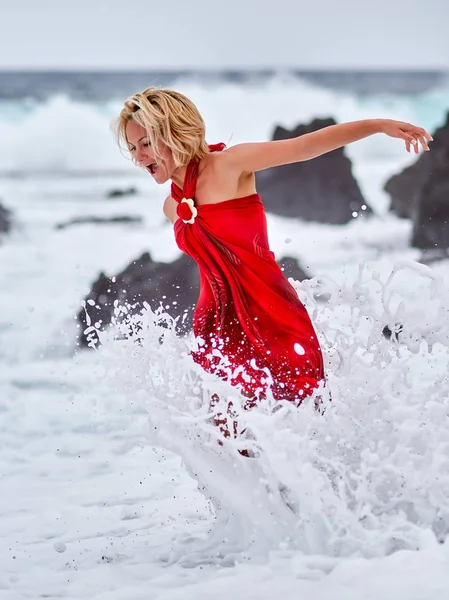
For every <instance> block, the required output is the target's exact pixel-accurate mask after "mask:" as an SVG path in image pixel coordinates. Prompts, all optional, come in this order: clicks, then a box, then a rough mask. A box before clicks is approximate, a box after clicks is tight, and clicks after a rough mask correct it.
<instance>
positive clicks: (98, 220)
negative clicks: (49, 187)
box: [55, 215, 142, 229]
mask: <svg viewBox="0 0 449 600" xmlns="http://www.w3.org/2000/svg"><path fill="white" fill-rule="evenodd" d="M85 223H94V224H99V225H105V224H106V225H107V224H110V223H113V224H115V223H125V224H128V223H142V217H129V216H126V215H124V216H116V217H75V218H74V219H70V221H64V222H63V223H56V225H55V229H65V228H66V227H70V226H71V225H84V224H85Z"/></svg>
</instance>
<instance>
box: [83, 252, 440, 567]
mask: <svg viewBox="0 0 449 600" xmlns="http://www.w3.org/2000/svg"><path fill="white" fill-rule="evenodd" d="M292 283H294V285H295V287H296V289H297V292H298V295H299V296H300V298H301V300H302V301H303V302H304V303H305V305H306V306H307V308H308V311H309V313H310V314H311V317H312V319H313V322H314V323H315V325H316V329H317V332H318V334H319V337H320V339H321V343H322V346H323V349H324V352H325V359H326V365H327V377H328V381H327V386H326V387H325V388H324V389H323V388H322V389H320V390H318V391H317V392H316V394H315V395H314V397H311V398H310V399H308V400H307V401H305V402H303V403H302V404H301V406H300V407H299V408H298V407H295V406H293V405H292V404H290V403H288V402H279V401H278V402H275V401H274V400H273V399H271V398H268V399H267V401H266V402H263V403H261V404H260V405H259V406H257V407H256V408H254V409H252V410H250V411H245V410H244V409H243V407H242V398H241V397H240V396H239V394H238V392H237V390H236V389H234V388H233V387H232V386H230V385H229V384H228V383H227V382H225V381H221V380H217V379H216V378H215V377H213V376H212V375H209V374H207V373H204V372H203V371H202V370H201V369H200V368H199V367H197V365H195V364H194V362H193V361H192V359H191V357H190V355H189V350H190V348H191V347H192V343H193V341H192V340H191V339H181V338H179V337H177V336H176V333H175V330H174V323H173V320H172V319H171V318H170V317H169V316H168V315H167V314H164V313H163V312H162V310H160V311H156V312H152V311H151V309H150V307H149V306H148V305H144V306H143V307H142V311H141V314H140V315H138V316H136V315H134V316H130V317H129V318H127V314H126V313H127V310H128V309H127V307H118V306H117V307H116V320H115V326H114V327H113V328H111V329H110V330H109V331H108V332H100V333H99V335H100V337H101V340H102V347H101V352H102V353H103V356H104V360H105V362H107V363H108V365H109V378H110V381H111V385H113V386H114V387H117V386H119V387H120V388H121V389H122V390H123V392H124V395H125V396H126V398H127V399H128V401H130V402H139V403H140V404H142V405H144V406H145V407H146V408H147V410H148V415H149V431H150V443H152V444H154V445H160V446H163V447H164V448H166V449H168V450H170V451H172V452H175V453H176V454H178V455H180V456H181V457H182V459H183V461H184V465H185V468H186V469H187V470H188V472H189V473H190V474H191V476H192V477H193V478H195V479H196V480H197V482H198V486H199V489H200V490H201V491H202V493H203V494H204V495H205V496H206V497H207V498H208V499H209V500H210V504H211V509H212V511H213V514H214V516H215V519H214V525H213V527H212V529H211V531H210V534H209V536H208V538H207V539H201V540H189V541H186V540H184V541H183V542H181V541H180V542H179V543H178V545H177V546H176V547H175V548H173V549H171V551H170V552H169V553H168V555H167V557H166V558H167V559H168V560H170V561H181V562H183V563H184V564H188V565H197V564H200V563H201V562H204V561H211V560H212V561H217V560H221V561H222V562H224V563H226V562H232V561H233V560H235V559H236V558H237V557H240V558H241V557H242V556H245V555H251V556H252V555H257V554H266V553H267V552H269V551H270V550H271V549H273V548H295V549H297V550H300V551H303V552H305V553H314V554H317V553H319V554H327V555H329V556H348V555H354V554H358V555H363V556H367V557H373V556H382V555H385V554H388V553H391V552H393V551H395V550H398V549H402V548H410V549H416V548H420V547H422V545H424V544H427V543H428V542H429V539H431V540H432V541H433V542H435V543H436V542H437V541H442V540H443V539H444V538H445V536H446V535H447V533H448V531H449V433H448V426H447V421H448V416H449V383H448V376H447V373H448V367H449V352H448V342H449V319H448V314H449V313H448V309H449V306H448V305H447V301H446V299H445V295H444V293H443V292H444V285H445V284H444V282H443V281H442V279H440V278H439V277H437V276H436V275H435V274H434V272H433V271H432V270H431V269H429V268H428V267H424V266H422V265H418V264H417V263H413V262H402V263H399V264H397V265H396V266H395V267H394V268H393V270H392V271H391V273H390V274H389V276H387V277H384V278H382V277H381V276H380V275H379V274H378V273H375V272H371V271H370V270H369V269H368V268H366V267H360V270H359V273H358V275H357V277H356V278H355V280H354V281H351V282H346V283H343V284H342V283H337V282H335V281H332V280H330V279H321V280H318V279H313V280H310V281H304V282H302V283H301V284H299V283H297V282H292ZM323 298H324V299H325V300H323ZM397 323H401V325H402V331H401V333H400V334H399V336H398V340H396V339H395V338H393V339H391V340H387V339H385V337H384V336H383V335H382V329H383V327H384V326H385V325H389V326H390V328H391V329H393V328H394V327H395V326H396V324H397ZM91 327H92V325H91ZM329 391H330V394H331V397H330V394H329ZM213 395H215V396H218V397H219V398H220V401H219V402H218V403H217V405H216V406H214V411H215V413H216V414H227V409H228V406H229V403H230V402H231V403H232V406H233V411H234V412H233V414H232V415H229V416H228V418H229V427H230V428H232V425H233V422H234V421H235V420H236V421H237V422H238V431H239V433H238V435H237V437H236V438H235V439H234V438H230V439H226V440H225V439H223V437H222V436H221V434H220V431H219V429H218V428H217V427H216V425H215V424H214V419H213V415H211V408H210V399H211V397H212V396H213ZM318 396H319V398H320V404H319V410H317V408H316V400H317V397H318ZM242 449H245V450H247V451H248V453H249V454H250V457H246V456H242V454H241V453H240V452H239V450H242Z"/></svg>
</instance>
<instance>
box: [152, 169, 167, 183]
mask: <svg viewBox="0 0 449 600" xmlns="http://www.w3.org/2000/svg"><path fill="white" fill-rule="evenodd" d="M152 177H153V179H154V181H155V182H156V183H157V184H158V185H162V184H163V183H167V181H168V180H169V178H168V177H167V174H166V173H165V172H163V173H159V171H156V173H155V174H154V175H152Z"/></svg>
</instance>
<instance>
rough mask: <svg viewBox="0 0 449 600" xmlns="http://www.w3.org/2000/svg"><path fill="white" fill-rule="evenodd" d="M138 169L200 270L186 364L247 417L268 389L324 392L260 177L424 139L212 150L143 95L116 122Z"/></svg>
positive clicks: (167, 108) (301, 141)
mask: <svg viewBox="0 0 449 600" xmlns="http://www.w3.org/2000/svg"><path fill="white" fill-rule="evenodd" d="M115 131H116V135H117V139H118V141H119V143H120V142H124V143H125V146H126V149H127V150H128V151H129V152H130V153H131V155H132V157H133V160H134V161H135V162H136V164H137V165H138V166H140V167H142V168H144V169H146V170H147V171H148V173H149V174H150V175H151V176H152V177H153V179H154V180H155V181H156V182H157V183H159V184H163V183H165V182H167V181H169V180H171V182H172V185H171V194H170V196H169V197H168V198H167V199H166V200H165V203H164V207H163V210H164V213H165V215H166V216H167V218H168V219H169V220H170V221H171V222H172V223H173V225H174V234H175V238H176V242H177V244H178V246H179V248H180V249H181V250H182V251H183V252H185V253H186V254H188V255H190V256H191V257H192V258H193V259H194V260H195V261H196V262H197V264H198V267H199V270H200V281H201V286H200V295H199V300H198V304H197V307H196V310H195V314H194V323H193V330H194V334H195V337H196V340H197V341H198V348H197V349H196V350H195V351H194V352H193V353H192V355H193V358H194V360H195V361H196V362H197V363H199V364H200V365H202V367H203V368H204V369H206V370H207V371H209V372H213V373H216V374H217V375H218V376H220V377H223V378H227V379H229V381H230V382H231V383H232V384H233V385H236V386H238V388H239V389H240V391H241V392H242V394H243V395H244V396H246V397H247V398H248V403H247V405H251V404H252V403H253V402H254V401H256V400H257V399H258V398H261V397H264V395H265V394H266V391H267V388H268V387H270V389H271V392H272V394H273V397H274V398H275V399H288V400H291V401H296V402H300V401H301V400H302V399H303V398H305V397H306V396H308V395H310V394H311V393H312V392H313V390H314V389H316V388H317V386H318V385H319V384H320V382H323V381H324V366H323V357H322V353H321V349H320V345H319V343H318V339H317V336H316V334H315V331H314V328H313V325H312V323H311V321H310V318H309V316H308V314H307V312H306V310H305V308H304V306H303V304H302V303H301V302H300V300H299V299H298V296H297V294H296V292H295V290H294V288H293V287H292V286H291V285H290V283H289V282H288V281H287V280H286V278H285V277H284V276H283V274H282V272H281V269H280V268H279V266H278V265H277V263H276V262H275V259H274V255H273V253H272V252H271V251H270V248H269V244H268V239H267V228H266V219H265V213H264V208H263V204H262V202H261V199H260V197H259V195H258V194H257V192H256V187H255V176H254V173H255V172H256V171H260V170H262V169H268V168H270V167H275V166H278V165H285V164H288V163H293V162H299V161H303V160H310V159H312V158H315V157H317V156H320V155H322V154H325V153H326V152H330V151H331V150H334V149H336V148H340V147H342V146H344V145H345V144H349V143H351V142H355V141H357V140H361V139H362V138H365V137H367V136H370V135H373V134H375V133H385V134H387V135H389V136H390V137H396V138H401V139H403V140H404V141H405V146H406V149H407V151H408V152H410V150H411V147H412V146H413V147H414V150H415V153H418V152H419V150H418V144H421V145H422V147H423V148H424V150H429V147H428V145H427V140H432V138H431V136H430V135H429V134H428V133H427V132H426V131H425V130H424V129H422V128H420V127H415V126H413V125H411V124H409V123H403V122H400V121H392V120H387V119H373V120H364V121H356V122H352V123H343V124H339V125H333V126H331V127H326V128H324V129H321V130H319V131H316V132H313V133H309V134H306V135H303V136H300V137H297V138H292V139H288V140H282V141H273V142H262V143H246V144H239V145H236V146H233V147H230V148H227V149H226V148H225V146H224V144H217V145H215V146H208V145H207V143H206V140H205V124H204V121H203V119H202V117H201V115H200V113H199V112H198V109H197V108H196V106H195V105H194V104H193V103H192V102H191V101H190V100H189V99H188V98H186V97H185V96H183V95H182V94H180V93H178V92H175V91H171V90H163V89H157V88H154V87H149V88H147V89H146V90H144V91H143V92H140V93H137V94H135V95H134V96H132V97H130V98H129V99H128V100H126V102H125V105H124V108H123V109H122V111H121V113H120V116H119V117H118V119H117V120H116V122H115Z"/></svg>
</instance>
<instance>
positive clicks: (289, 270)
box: [278, 256, 310, 281]
mask: <svg viewBox="0 0 449 600" xmlns="http://www.w3.org/2000/svg"><path fill="white" fill-rule="evenodd" d="M278 264H279V266H280V267H281V269H282V271H283V273H284V276H285V277H286V278H287V279H289V278H290V277H292V278H293V279H295V280H296V281H303V280H304V279H310V275H307V273H306V272H305V271H304V269H303V268H302V267H301V266H300V264H299V263H298V261H297V260H296V258H292V257H291V256H284V257H283V258H281V260H280V261H278Z"/></svg>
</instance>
